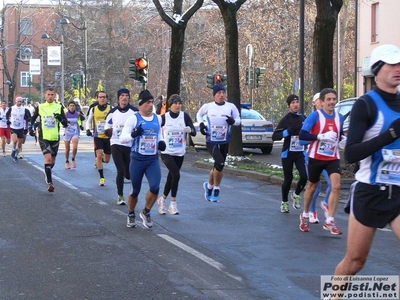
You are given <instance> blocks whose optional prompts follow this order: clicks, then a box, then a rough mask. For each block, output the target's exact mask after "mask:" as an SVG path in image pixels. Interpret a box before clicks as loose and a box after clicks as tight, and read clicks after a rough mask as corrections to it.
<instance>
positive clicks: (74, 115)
mask: <svg viewBox="0 0 400 300" xmlns="http://www.w3.org/2000/svg"><path fill="white" fill-rule="evenodd" d="M65 117H66V118H67V120H68V126H67V127H66V128H65V129H64V145H65V168H66V169H67V170H68V169H71V167H72V168H76V160H75V158H76V154H77V152H78V142H79V135H80V132H81V130H83V126H82V121H83V120H85V117H84V116H83V115H82V114H81V113H80V112H79V111H77V110H76V109H75V101H73V100H72V101H69V102H68V110H67V112H66V113H65ZM71 142H72V159H71V164H70V163H69V153H70V151H71Z"/></svg>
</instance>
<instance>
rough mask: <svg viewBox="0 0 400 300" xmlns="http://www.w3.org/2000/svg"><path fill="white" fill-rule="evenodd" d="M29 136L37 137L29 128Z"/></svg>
mask: <svg viewBox="0 0 400 300" xmlns="http://www.w3.org/2000/svg"><path fill="white" fill-rule="evenodd" d="M29 135H30V136H35V131H34V130H33V129H32V128H29Z"/></svg>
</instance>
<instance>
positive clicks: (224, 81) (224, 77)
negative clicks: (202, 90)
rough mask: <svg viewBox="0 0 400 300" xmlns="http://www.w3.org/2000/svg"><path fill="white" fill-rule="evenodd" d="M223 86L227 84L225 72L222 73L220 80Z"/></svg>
mask: <svg viewBox="0 0 400 300" xmlns="http://www.w3.org/2000/svg"><path fill="white" fill-rule="evenodd" d="M221 83H222V84H223V85H224V86H225V87H226V86H227V84H228V75H226V74H223V75H222V82H221Z"/></svg>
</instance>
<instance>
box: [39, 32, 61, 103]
mask: <svg viewBox="0 0 400 300" xmlns="http://www.w3.org/2000/svg"><path fill="white" fill-rule="evenodd" d="M42 39H51V40H52V41H53V42H55V43H57V41H56V40H54V39H53V38H52V37H50V36H49V35H48V34H47V33H43V34H42ZM59 44H60V48H61V80H60V85H61V95H60V101H61V103H63V104H64V32H62V33H61V41H60V42H59ZM41 80H42V78H41Z"/></svg>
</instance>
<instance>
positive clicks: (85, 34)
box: [60, 17, 88, 105]
mask: <svg viewBox="0 0 400 300" xmlns="http://www.w3.org/2000/svg"><path fill="white" fill-rule="evenodd" d="M60 24H61V25H68V24H71V25H72V26H74V27H75V28H76V29H78V30H83V32H84V41H83V43H84V52H85V54H84V55H85V58H84V62H83V75H84V77H85V78H84V84H83V85H84V86H83V88H84V95H85V105H87V97H86V91H87V67H88V48H87V43H88V37H87V23H86V21H83V27H78V26H76V25H75V24H74V23H72V22H70V21H69V20H68V19H67V18H65V17H64V18H62V19H61V20H60Z"/></svg>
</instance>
